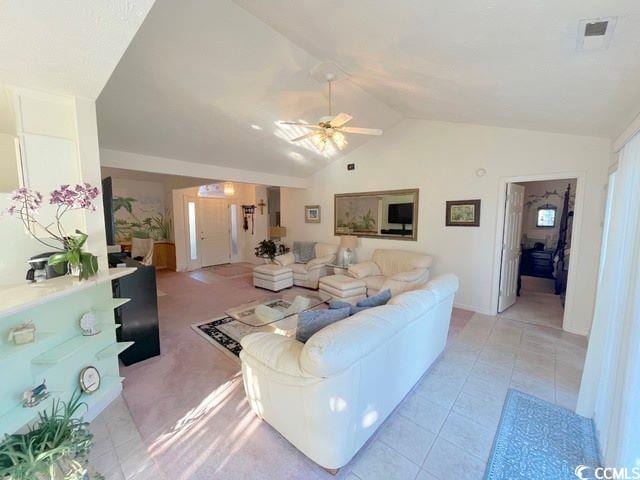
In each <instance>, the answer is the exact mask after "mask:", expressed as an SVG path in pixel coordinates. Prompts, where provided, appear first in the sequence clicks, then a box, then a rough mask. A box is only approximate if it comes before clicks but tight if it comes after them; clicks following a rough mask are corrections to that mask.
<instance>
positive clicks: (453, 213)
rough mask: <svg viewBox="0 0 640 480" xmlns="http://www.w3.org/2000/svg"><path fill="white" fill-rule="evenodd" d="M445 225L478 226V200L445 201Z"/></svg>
mask: <svg viewBox="0 0 640 480" xmlns="http://www.w3.org/2000/svg"><path fill="white" fill-rule="evenodd" d="M446 226H447V227H479V226H480V200H452V201H448V202H447V217H446Z"/></svg>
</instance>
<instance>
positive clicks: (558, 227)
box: [497, 178, 577, 329]
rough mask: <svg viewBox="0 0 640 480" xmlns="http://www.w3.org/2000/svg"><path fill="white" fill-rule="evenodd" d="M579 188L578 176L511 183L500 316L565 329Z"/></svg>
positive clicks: (505, 219) (502, 253)
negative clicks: (566, 299)
mask: <svg viewBox="0 0 640 480" xmlns="http://www.w3.org/2000/svg"><path fill="white" fill-rule="evenodd" d="M576 187H577V179H576V178H562V179H553V180H535V181H519V182H509V183H507V185H506V201H505V215H504V227H503V231H502V252H501V263H500V279H499V289H498V302H497V303H498V314H499V315H500V316H502V317H504V318H509V319H512V320H518V321H522V322H526V323H534V324H537V325H544V326H549V327H554V328H559V329H561V328H562V327H563V320H564V306H565V298H566V293H567V285H568V278H569V276H568V272H569V265H570V261H571V243H572V242H571V239H572V233H573V218H574V208H575V198H576V197H575V192H576Z"/></svg>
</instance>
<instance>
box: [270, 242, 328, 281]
mask: <svg viewBox="0 0 640 480" xmlns="http://www.w3.org/2000/svg"><path fill="white" fill-rule="evenodd" d="M337 253H338V246H337V245H332V244H330V243H316V245H315V254H316V257H315V258H314V259H313V260H311V261H309V262H307V263H295V257H294V256H293V253H287V254H285V255H280V256H279V257H276V258H275V262H276V263H278V264H279V265H282V266H283V267H290V268H291V270H292V271H293V284H294V285H297V286H299V287H307V288H313V289H317V288H318V280H319V279H320V278H321V277H324V276H326V275H327V265H328V264H329V263H332V262H335V260H336V255H337Z"/></svg>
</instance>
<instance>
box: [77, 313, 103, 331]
mask: <svg viewBox="0 0 640 480" xmlns="http://www.w3.org/2000/svg"><path fill="white" fill-rule="evenodd" d="M79 323H80V329H81V330H82V335H84V336H85V337H91V336H92V335H97V334H99V333H100V329H99V328H98V322H97V321H96V316H95V315H94V314H93V312H86V313H84V314H83V315H82V316H81V317H80V322H79Z"/></svg>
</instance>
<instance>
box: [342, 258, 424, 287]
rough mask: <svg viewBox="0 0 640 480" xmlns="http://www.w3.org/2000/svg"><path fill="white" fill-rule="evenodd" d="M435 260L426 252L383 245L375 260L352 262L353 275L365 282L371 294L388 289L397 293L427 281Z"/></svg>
mask: <svg viewBox="0 0 640 480" xmlns="http://www.w3.org/2000/svg"><path fill="white" fill-rule="evenodd" d="M432 261H433V258H432V257H430V256H429V255H424V254H422V253H417V252H407V251H404V250H391V249H382V248H379V249H377V250H375V251H374V252H373V255H372V257H371V260H369V261H365V262H360V263H356V264H355V265H351V266H350V267H349V275H350V276H352V277H354V278H357V279H360V280H362V281H364V283H365V284H366V286H367V296H369V297H370V296H372V295H375V294H377V293H378V292H380V291H382V290H386V289H389V290H391V294H392V295H397V294H398V293H401V292H405V291H407V290H412V289H414V288H418V287H420V286H421V285H424V284H425V283H427V280H428V279H429V267H430V266H431V262H432Z"/></svg>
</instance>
